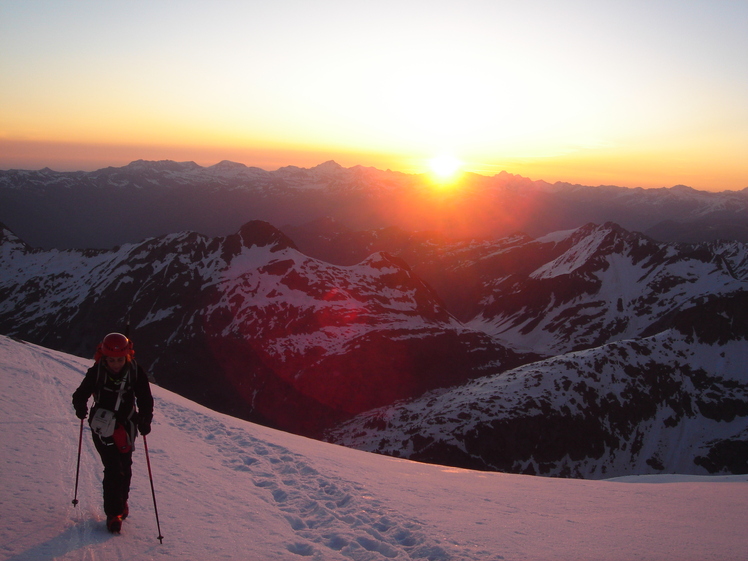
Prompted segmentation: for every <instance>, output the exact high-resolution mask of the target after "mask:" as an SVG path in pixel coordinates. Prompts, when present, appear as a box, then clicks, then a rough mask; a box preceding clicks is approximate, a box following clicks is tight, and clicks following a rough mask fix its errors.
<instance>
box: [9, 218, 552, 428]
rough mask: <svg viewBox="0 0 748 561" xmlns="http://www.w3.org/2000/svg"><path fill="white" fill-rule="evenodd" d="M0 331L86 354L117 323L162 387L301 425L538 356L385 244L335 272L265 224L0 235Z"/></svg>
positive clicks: (324, 423)
mask: <svg viewBox="0 0 748 561" xmlns="http://www.w3.org/2000/svg"><path fill="white" fill-rule="evenodd" d="M0 252H1V253H0V256H1V257H2V261H1V265H0V266H1V267H2V270H1V271H0V272H1V274H0V330H2V332H3V333H5V334H8V335H12V336H14V337H18V338H21V339H25V340H28V341H31V342H34V343H38V344H42V345H45V346H47V347H50V348H54V349H58V350H65V351H67V352H71V353H74V354H78V355H81V356H87V355H90V354H91V353H92V351H93V350H94V349H95V346H96V344H97V342H98V341H99V340H100V339H101V338H102V337H103V335H105V334H106V333H108V332H109V331H113V330H120V331H122V330H125V324H126V323H127V322H129V325H130V334H131V336H132V337H133V338H134V340H135V341H136V347H137V356H138V358H139V359H141V360H143V361H144V363H145V364H146V365H147V366H149V367H150V369H151V371H152V372H153V374H154V375H155V377H156V378H157V380H158V381H159V383H161V384H163V385H164V386H165V387H167V388H169V389H173V390H175V391H177V392H179V393H182V394H183V395H185V396H188V397H190V398H192V399H195V400H197V401H199V402H201V403H203V404H206V405H209V406H211V407H213V408H216V409H219V410H221V411H226V412H230V413H232V414H235V415H238V416H241V417H244V418H249V419H254V420H260V421H263V422H266V423H268V424H271V425H273V426H276V427H279V428H283V429H286V430H290V431H293V432H299V433H303V434H318V432H319V430H321V429H322V428H326V427H329V426H330V425H331V424H332V423H335V422H337V421H339V420H341V419H346V418H349V417H350V416H352V415H354V414H357V413H360V412H362V411H366V410H368V409H371V408H372V407H377V406H380V405H384V404H389V403H392V402H394V401H396V400H398V399H404V398H408V397H414V396H417V395H420V394H422V393H423V392H424V391H427V390H429V389H432V388H435V387H446V386H451V385H454V384H458V383H462V382H464V381H465V380H467V379H470V378H474V377H478V376H482V375H484V374H486V373H491V372H496V371H500V370H503V369H506V368H508V367H510V366H514V365H517V364H520V363H523V362H527V361H529V360H533V359H534V358H537V357H536V356H535V355H532V354H531V353H517V352H514V351H510V350H508V349H506V348H505V347H504V346H503V345H501V344H500V343H499V342H497V341H495V340H493V339H492V338H491V337H489V336H487V335H486V334H484V333H482V332H480V331H475V330H471V329H469V328H467V327H465V326H464V325H462V324H461V323H460V322H458V321H457V320H456V319H455V318H454V317H453V316H452V315H451V314H449V313H448V312H447V310H446V309H445V308H444V306H443V304H442V303H441V301H440V299H439V298H438V296H437V295H436V294H435V293H434V292H433V290H432V289H431V288H430V287H429V286H427V285H426V284H424V283H423V281H421V280H420V279H419V278H418V277H416V276H415V275H413V273H412V272H411V271H410V270H409V268H408V266H407V265H406V264H405V263H404V262H402V261H400V260H398V259H396V258H393V257H391V256H388V255H386V254H383V253H377V254H373V255H371V256H370V257H369V258H367V259H366V260H364V261H363V262H361V263H359V264H358V265H355V266H350V267H340V266H334V265H330V264H327V263H324V262H321V261H319V260H316V259H312V258H309V257H307V256H305V255H303V254H301V253H300V252H299V251H298V250H296V248H295V247H294V245H293V242H292V241H291V240H289V239H288V238H287V237H286V236H284V235H283V234H282V233H281V232H280V231H278V230H277V229H275V228H273V227H272V226H270V225H269V224H267V223H264V222H251V223H248V224H246V225H245V226H243V227H242V228H241V229H240V230H239V232H237V233H236V234H233V235H231V236H227V237H218V238H209V237H206V236H203V235H200V234H196V233H191V232H185V233H180V234H173V235H169V236H165V237H162V238H153V239H149V240H146V241H144V242H142V243H139V244H128V245H124V246H122V247H120V248H117V249H114V250H110V251H106V250H98V251H94V250H88V251H79V250H65V251H59V250H49V251H46V250H39V249H32V248H30V247H28V245H26V244H25V243H24V242H22V241H21V240H20V239H19V238H17V237H16V236H15V235H14V234H13V233H12V232H10V231H9V230H7V229H4V230H3V233H2V238H0Z"/></svg>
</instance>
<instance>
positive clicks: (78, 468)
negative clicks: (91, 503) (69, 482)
mask: <svg viewBox="0 0 748 561" xmlns="http://www.w3.org/2000/svg"><path fill="white" fill-rule="evenodd" d="M81 444H83V419H81V432H80V435H79V436H78V466H77V467H76V468H75V496H74V497H73V506H78V476H79V475H80V472H81Z"/></svg>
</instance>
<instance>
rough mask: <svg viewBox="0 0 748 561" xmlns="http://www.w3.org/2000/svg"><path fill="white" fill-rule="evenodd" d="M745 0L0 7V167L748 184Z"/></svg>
mask: <svg viewBox="0 0 748 561" xmlns="http://www.w3.org/2000/svg"><path fill="white" fill-rule="evenodd" d="M745 29H748V2H707V1H695V0H685V1H680V2H675V1H670V0H658V1H656V2H643V1H639V0H633V1H632V2H629V3H626V4H620V3H615V2H608V1H606V0H601V1H592V0H570V1H569V2H564V3H558V2H552V1H550V0H528V1H527V2H523V3H522V4H519V5H518V4H517V3H515V2H509V1H502V0H496V1H491V2H489V1H487V0H463V1H461V2H456V1H454V2H453V1H436V2H425V1H423V0H411V1H405V2H402V1H400V2H395V1H394V0H392V1H391V0H384V1H383V2H381V3H378V4H377V7H376V10H374V9H373V8H372V7H371V5H369V4H366V3H360V2H343V1H341V0H321V1H320V2H318V3H306V2H302V1H301V0H279V1H278V2H275V3H271V4H268V5H254V3H244V2H235V1H230V0H223V1H221V0H219V1H217V2H215V3H203V2H197V1H196V0H185V1H184V2H179V3H174V2H170V1H167V0H152V1H149V2H146V1H142V0H133V1H131V2H127V3H124V2H109V3H101V2H91V1H79V2H64V1H62V0H27V1H24V2H11V1H10V0H0V169H11V168H21V169H40V168H43V167H50V168H52V169H55V170H59V171H72V170H87V171H90V170H94V169H99V168H102V167H107V166H122V165H126V164H127V163H129V162H130V161H133V160H138V159H146V160H161V159H170V160H176V161H195V162H197V163H198V164H200V165H212V164H215V163H217V162H219V161H221V160H232V161H236V162H241V163H244V164H246V165H249V166H257V167H261V168H263V169H268V170H273V169H277V168H279V167H282V166H286V165H296V166H300V167H313V166H315V165H317V164H319V163H322V162H324V161H327V160H335V161H337V162H338V163H340V164H341V165H343V166H345V167H351V166H354V165H364V166H373V167H377V168H379V169H393V170H397V171H402V172H405V173H424V172H427V171H428V170H429V161H430V160H432V159H433V158H434V157H435V156H437V155H439V154H444V155H448V156H451V157H452V158H454V159H456V160H459V161H461V162H462V169H463V170H464V171H470V172H475V173H480V174H482V175H489V176H490V175H494V174H496V173H499V172H500V171H502V170H504V171H508V172H510V173H514V174H519V175H523V176H525V177H529V178H531V179H543V180H545V181H548V182H551V183H553V182H556V181H565V182H570V183H581V184H585V185H601V184H615V185H621V186H627V187H647V188H659V187H670V186H673V185H677V184H685V185H689V186H691V187H694V188H697V189H702V190H710V191H721V190H740V189H744V188H748V103H746V100H747V99H748V64H747V63H746V56H745V53H747V52H748V34H746V33H745Z"/></svg>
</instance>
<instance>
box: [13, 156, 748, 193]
mask: <svg viewBox="0 0 748 561" xmlns="http://www.w3.org/2000/svg"><path fill="white" fill-rule="evenodd" d="M137 162H145V163H159V162H171V163H176V164H195V165H197V166H198V167H201V168H203V169H207V168H210V167H214V166H217V165H218V164H221V163H223V162H228V163H232V164H238V165H242V166H244V167H246V168H258V169H262V170H263V171H266V172H268V173H273V172H275V171H279V170H281V169H283V168H286V167H298V168H300V169H306V170H311V169H314V168H316V167H319V166H322V165H324V164H326V163H328V162H332V163H334V164H336V165H339V166H340V167H342V168H343V169H352V168H355V167H365V168H374V169H377V170H378V171H385V172H387V171H392V172H395V173H403V174H405V175H421V176H425V177H429V176H432V178H433V176H434V175H435V174H434V172H433V171H431V170H428V169H426V170H424V171H421V172H403V171H400V170H392V169H390V168H386V169H382V168H378V167H376V166H365V165H363V164H353V165H350V166H345V165H343V164H341V163H340V162H338V161H337V160H335V159H328V160H325V161H320V162H316V163H312V164H309V165H307V166H298V165H295V164H284V165H280V166H277V167H272V168H271V169H268V167H261V166H259V165H253V164H247V163H244V162H238V161H235V160H230V159H223V160H219V161H215V162H210V163H205V164H201V163H199V162H196V161H195V160H172V159H157V160H150V159H144V158H138V159H135V160H131V161H128V162H127V163H124V164H121V165H102V166H101V167H95V166H91V167H89V169H79V168H71V169H56V168H53V167H51V166H43V167H40V168H34V169H32V168H17V167H16V168H3V169H0V172H2V171H27V172H39V171H44V170H46V169H48V170H50V171H52V172H54V173H92V172H96V171H100V170H103V169H107V168H110V167H111V168H115V169H119V168H124V167H127V166H129V165H131V164H134V163H137ZM504 173H506V174H508V175H510V176H513V177H519V178H523V179H527V180H529V181H532V182H533V183H535V182H545V183H547V184H549V185H555V184H568V185H579V186H582V187H593V188H598V187H620V188H623V189H644V190H656V189H674V188H677V187H686V188H688V189H694V190H695V191H702V192H709V193H715V194H716V193H738V192H741V191H746V190H748V187H745V188H743V189H722V190H708V189H698V188H696V187H693V186H691V185H684V184H677V185H660V186H656V187H654V186H653V187H644V186H641V185H618V184H613V183H607V184H598V185H585V184H582V183H571V182H568V181H554V182H551V181H547V180H546V179H545V178H542V177H541V178H535V177H527V176H524V175H522V174H519V173H512V172H510V171H509V170H498V171H497V172H496V173H493V174H491V175H486V174H482V173H477V172H471V171H459V172H456V173H454V174H452V175H451V176H450V178H449V179H447V180H444V183H445V184H446V185H448V186H449V187H450V188H452V187H455V186H457V188H458V189H459V185H460V182H461V181H462V177H463V176H465V175H470V174H474V175H478V176H483V177H496V176H500V175H501V174H504ZM436 183H437V184H438V183H439V178H438V177H437V178H436Z"/></svg>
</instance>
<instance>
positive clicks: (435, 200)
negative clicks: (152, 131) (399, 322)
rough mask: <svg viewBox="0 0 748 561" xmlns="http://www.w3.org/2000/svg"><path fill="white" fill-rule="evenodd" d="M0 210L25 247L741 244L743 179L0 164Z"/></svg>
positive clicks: (330, 167) (746, 226)
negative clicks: (240, 240) (577, 180)
mask: <svg viewBox="0 0 748 561" xmlns="http://www.w3.org/2000/svg"><path fill="white" fill-rule="evenodd" d="M0 209H2V211H1V213H0V221H1V222H3V223H5V224H6V225H7V226H8V227H9V228H10V229H11V230H13V231H14V232H15V233H16V234H17V235H19V236H20V237H21V238H23V239H24V240H25V241H26V242H27V243H29V244H30V245H31V246H33V247H44V248H53V247H56V248H59V249H64V248H79V249H84V248H104V249H108V248H111V247H113V246H115V245H120V244H122V243H127V242H138V241H141V240H142V239H144V238H147V237H152V236H160V235H164V234H169V233H174V232H180V231H184V230H190V231H195V232H200V233H202V234H205V235H208V236H226V235H229V234H231V233H234V232H236V231H237V230H238V229H239V228H240V227H241V225H242V224H244V223H245V222H247V221H248V220H250V219H253V220H264V221H266V222H269V223H271V224H273V225H274V226H276V227H278V228H281V229H283V230H284V231H286V227H289V226H290V227H300V226H304V225H307V224H309V223H310V222H313V221H315V220H318V219H323V218H332V219H334V220H335V221H336V222H337V223H338V224H339V225H340V227H341V228H345V229H348V230H353V231H360V230H371V229H378V228H384V227H389V226H394V227H398V228H400V229H402V230H405V231H407V232H416V231H437V232H441V233H443V234H445V235H447V236H449V237H450V238H451V239H460V238H469V237H488V238H498V237H503V236H507V235H511V234H514V233H516V232H524V233H525V234H528V235H530V236H541V235H544V234H547V233H550V232H554V231H558V230H567V229H570V228H577V227H579V226H583V225H584V224H587V223H590V222H592V223H596V224H602V223H605V222H615V223H617V224H619V225H621V226H622V227H624V228H626V229H628V230H635V231H641V232H644V233H648V234H650V235H652V236H653V237H655V238H656V239H658V240H661V241H688V242H695V241H710V240H714V239H719V238H725V239H737V240H741V241H748V187H747V188H746V189H744V190H742V191H726V192H722V193H709V192H703V191H695V190H693V189H691V188H688V187H684V186H677V187H673V188H669V189H664V188H663V189H627V188H622V187H613V186H605V187H585V186H581V185H570V184H565V183H556V184H549V183H546V182H545V181H531V180H530V179H527V178H524V177H520V176H515V175H512V174H509V173H506V172H502V173H500V174H498V175H495V176H493V177H486V176H481V175H475V174H464V176H463V177H462V179H461V183H460V187H459V189H440V188H438V187H437V188H435V186H434V184H433V182H432V181H431V180H430V179H429V178H428V177H427V176H423V175H407V174H403V173H399V172H392V171H381V170H377V169H374V168H365V167H361V166H355V167H352V168H343V167H341V166H340V165H338V164H336V163H335V162H326V163H324V164H320V165H319V166H316V167H314V168H311V169H303V168H297V167H293V166H290V167H285V168H281V169H279V170H276V171H265V170H262V169H259V168H252V167H246V166H244V165H243V164H236V163H232V162H227V161H224V162H221V163H219V164H216V165H214V166H211V167H201V166H199V165H197V164H195V163H193V162H182V163H177V162H171V161H161V162H147V161H137V162H133V163H131V164H129V165H127V166H124V167H121V168H105V169H101V170H98V171H94V172H54V171H52V170H49V169H43V170H39V171H20V170H9V171H0ZM294 239H295V241H296V243H297V244H299V246H300V247H302V248H304V247H305V241H304V240H302V239H301V238H300V237H298V236H295V237H294Z"/></svg>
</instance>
